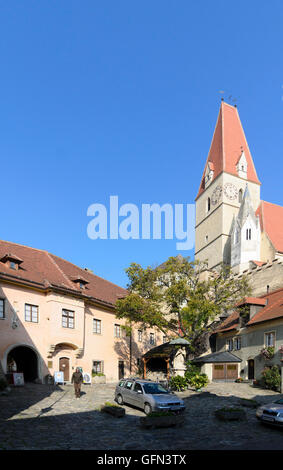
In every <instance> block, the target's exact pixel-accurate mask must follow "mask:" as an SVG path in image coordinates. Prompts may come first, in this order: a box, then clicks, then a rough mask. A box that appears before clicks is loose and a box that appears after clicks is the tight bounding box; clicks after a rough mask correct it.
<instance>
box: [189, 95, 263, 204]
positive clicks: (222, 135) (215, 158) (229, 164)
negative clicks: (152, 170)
mask: <svg viewBox="0 0 283 470" xmlns="http://www.w3.org/2000/svg"><path fill="white" fill-rule="evenodd" d="M243 151H244V153H245V156H246V159H247V164H248V170H247V171H248V174H247V179H248V181H252V182H254V183H257V184H260V182H259V180H258V177H257V173H256V170H255V167H254V163H253V159H252V156H251V153H250V150H249V146H248V143H247V140H246V137H245V133H244V130H243V127H242V124H241V121H240V117H239V114H238V110H237V108H235V107H234V106H231V105H229V104H227V103H225V102H224V101H222V102H221V106H220V111H219V114H218V119H217V122H216V127H215V130H214V134H213V138H212V142H211V146H210V150H209V153H208V157H207V161H206V164H205V167H204V172H203V176H202V179H201V184H200V187H199V191H198V195H197V197H196V199H197V198H198V197H199V196H200V195H201V194H202V192H203V191H204V176H205V172H206V168H207V165H208V163H209V162H210V165H211V167H213V170H214V174H213V179H215V178H216V177H217V176H218V175H219V174H220V173H222V172H223V171H225V172H226V173H231V174H233V175H236V176H238V173H237V163H238V162H239V158H240V156H241V154H242V152H243Z"/></svg>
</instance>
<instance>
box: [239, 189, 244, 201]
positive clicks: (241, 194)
mask: <svg viewBox="0 0 283 470" xmlns="http://www.w3.org/2000/svg"><path fill="white" fill-rule="evenodd" d="M242 200H243V190H242V189H240V191H239V202H240V203H241V202H242Z"/></svg>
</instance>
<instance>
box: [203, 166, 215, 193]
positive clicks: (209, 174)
mask: <svg viewBox="0 0 283 470" xmlns="http://www.w3.org/2000/svg"><path fill="white" fill-rule="evenodd" d="M213 175H214V165H213V163H211V162H208V164H207V167H206V170H205V175H204V186H205V188H207V186H209V185H210V183H211V181H212V180H213Z"/></svg>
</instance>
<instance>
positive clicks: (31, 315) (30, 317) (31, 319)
mask: <svg viewBox="0 0 283 470" xmlns="http://www.w3.org/2000/svg"><path fill="white" fill-rule="evenodd" d="M27 307H30V311H29V312H27ZM34 309H36V311H35V310H34ZM25 321H26V322H28V323H39V306H38V305H32V304H25Z"/></svg>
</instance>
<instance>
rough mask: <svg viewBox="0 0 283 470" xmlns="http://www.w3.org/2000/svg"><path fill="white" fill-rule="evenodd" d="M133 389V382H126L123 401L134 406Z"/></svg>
mask: <svg viewBox="0 0 283 470" xmlns="http://www.w3.org/2000/svg"><path fill="white" fill-rule="evenodd" d="M132 388H133V381H132V380H126V383H125V385H124V388H123V400H124V402H125V403H129V404H130V405H132V404H133V403H132V402H133V398H132V393H133V392H132Z"/></svg>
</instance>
